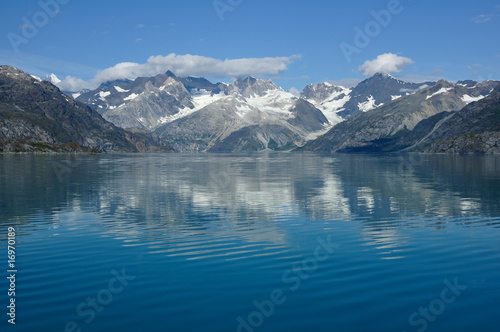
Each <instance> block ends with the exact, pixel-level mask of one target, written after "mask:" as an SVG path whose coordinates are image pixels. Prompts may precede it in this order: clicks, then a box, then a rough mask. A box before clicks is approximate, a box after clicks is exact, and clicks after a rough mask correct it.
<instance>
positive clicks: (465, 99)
mask: <svg viewBox="0 0 500 332" xmlns="http://www.w3.org/2000/svg"><path fill="white" fill-rule="evenodd" d="M486 97H487V96H478V97H472V96H469V95H463V96H462V101H463V102H464V103H466V104H470V103H473V102H475V101H479V100H481V99H483V98H486Z"/></svg>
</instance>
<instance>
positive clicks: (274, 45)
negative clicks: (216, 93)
mask: <svg viewBox="0 0 500 332" xmlns="http://www.w3.org/2000/svg"><path fill="white" fill-rule="evenodd" d="M41 3H46V4H47V6H42V5H41V4H40V1H38V0H21V1H5V2H4V3H2V12H1V14H0V15H1V20H0V32H1V34H0V64H8V65H13V66H16V67H18V68H20V69H22V70H25V71H27V72H28V73H30V74H33V75H37V76H45V75H46V74H48V73H51V72H53V73H55V74H56V75H58V76H59V77H60V78H61V79H64V78H65V77H66V76H71V78H70V79H69V80H67V81H66V83H67V84H70V83H71V84H72V85H71V86H81V85H85V84H87V85H88V84H91V85H92V84H93V85H96V84H98V83H100V82H101V81H103V80H106V79H108V78H110V79H111V78H118V77H120V76H129V77H130V78H133V76H136V75H141V76H143V75H144V76H148V75H150V74H154V73H155V72H157V71H158V72H161V71H164V69H165V68H172V69H175V70H174V73H176V74H178V75H180V76H183V75H182V74H186V75H193V76H205V77H207V78H209V79H211V80H212V81H231V79H233V78H235V77H239V76H246V75H247V74H249V75H253V76H257V77H262V78H271V79H273V80H274V81H275V82H276V83H277V84H278V85H280V86H282V87H283V88H285V89H289V88H292V87H295V88H298V89H299V90H300V89H302V88H303V87H304V86H305V85H307V84H309V83H317V82H321V81H325V80H328V81H342V82H345V81H344V80H345V79H357V80H361V79H363V78H364V77H365V76H366V75H367V74H371V73H372V71H373V70H361V71H360V67H361V66H363V65H364V64H365V62H366V61H371V60H374V59H376V58H377V57H379V56H380V55H382V54H387V53H391V54H392V57H385V58H383V59H386V60H382V58H379V60H380V61H378V60H377V61H376V62H370V63H367V64H365V67H364V68H365V69H366V68H367V67H368V68H372V69H373V67H375V68H384V69H383V70H384V71H387V72H388V73H391V74H392V75H393V76H396V77H399V78H401V79H406V80H413V81H422V80H425V79H439V78H443V77H444V78H446V79H449V80H461V79H475V80H485V79H497V80H498V79H500V42H499V41H500V40H499V39H500V35H499V31H500V0H498V1H490V0H486V1H460V0H455V1H417V0H413V1H411V0H400V1H399V4H398V1H397V0H384V1H373V0H371V1H368V0H360V1H335V0H329V1H326V0H325V1H319V0H318V1H314V0H311V1H293V0H288V1H282V0H274V1H270V0H216V1H214V0H183V1H148V0H144V1H123V0H121V1H116V0H110V1H94V0H87V1H81V0H41ZM44 7H45V9H44ZM56 7H58V8H56ZM56 9H57V11H55V10H56ZM381 11H384V12H381ZM372 12H375V13H382V14H381V21H380V22H381V23H380V22H378V21H377V20H376V19H375V17H374V16H373V14H372ZM383 13H385V14H387V13H389V14H390V17H388V16H387V15H386V16H384V15H383ZM37 20H38V21H37ZM30 25H32V26H35V28H36V29H37V31H34V30H33V29H31V30H30V29H29V26H30ZM37 25H38V26H37ZM357 28H358V29H359V30H356V29H357ZM367 29H368V30H367ZM370 29H371V30H370ZM356 31H361V32H362V34H364V35H366V36H365V37H359V33H358V32H356ZM356 35H358V40H356V39H355V37H356ZM341 45H343V47H344V51H342V48H341ZM346 49H347V50H349V52H350V53H349V52H347V53H349V54H348V56H346V51H345V50H346ZM353 50H354V51H353ZM174 54H175V56H174ZM186 55H194V57H193V56H192V57H189V56H186ZM153 56H155V57H156V58H151V57H153ZM242 59H246V60H242ZM401 59H403V61H402V60H401ZM225 60H227V61H225ZM169 61H170V62H169ZM384 61H389V62H391V63H381V62H384ZM392 61H395V62H396V63H392ZM123 63H131V64H127V65H125V64H123ZM377 66H378V67H377ZM103 70H104V71H103ZM99 71H101V72H99ZM363 73H364V74H365V75H363Z"/></svg>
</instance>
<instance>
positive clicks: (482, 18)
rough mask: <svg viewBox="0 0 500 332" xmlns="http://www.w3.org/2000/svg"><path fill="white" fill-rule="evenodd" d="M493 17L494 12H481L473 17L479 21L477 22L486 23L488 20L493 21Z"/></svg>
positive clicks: (476, 21) (473, 20)
mask: <svg viewBox="0 0 500 332" xmlns="http://www.w3.org/2000/svg"><path fill="white" fill-rule="evenodd" d="M492 17H493V14H490V15H485V14H481V15H479V16H476V17H474V18H472V22H474V23H477V24H479V23H486V22H489V21H491V18H492Z"/></svg>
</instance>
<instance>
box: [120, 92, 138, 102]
mask: <svg viewBox="0 0 500 332" xmlns="http://www.w3.org/2000/svg"><path fill="white" fill-rule="evenodd" d="M137 97H139V95H138V94H136V93H132V94H130V96H128V97H125V98H123V100H125V101H128V100H134V99H135V98H137Z"/></svg>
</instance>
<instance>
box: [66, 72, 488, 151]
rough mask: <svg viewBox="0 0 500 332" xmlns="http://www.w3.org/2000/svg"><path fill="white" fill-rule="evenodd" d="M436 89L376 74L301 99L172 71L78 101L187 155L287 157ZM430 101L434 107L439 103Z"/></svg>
mask: <svg viewBox="0 0 500 332" xmlns="http://www.w3.org/2000/svg"><path fill="white" fill-rule="evenodd" d="M435 84H436V83H435V82H426V83H408V82H403V81H400V80H398V79H396V78H394V77H392V76H390V75H383V74H376V75H375V76H373V77H371V78H369V79H366V80H364V81H362V82H360V83H359V84H358V85H357V86H355V87H353V88H345V87H341V86H335V85H332V84H330V83H328V82H324V83H319V84H311V85H308V86H306V87H305V88H304V89H303V91H302V92H301V94H300V97H297V96H295V95H294V94H292V93H290V92H287V91H284V90H283V89H282V88H280V87H278V86H276V84H274V82H272V81H271V80H263V79H256V78H253V77H247V78H241V79H237V80H236V81H234V82H232V83H230V84H226V83H212V82H210V81H208V80H206V79H204V78H198V77H187V78H180V77H177V76H175V75H174V74H173V73H172V72H170V71H169V72H167V73H165V74H160V75H157V76H154V77H140V78H137V79H135V80H133V81H132V80H117V81H112V82H108V83H105V84H102V85H101V86H100V87H99V88H98V89H96V90H93V91H82V92H81V93H78V94H74V95H73V97H74V98H76V99H77V100H78V101H81V102H84V103H86V104H89V105H91V106H92V107H93V108H94V109H96V110H97V111H98V112H99V113H100V114H101V115H102V116H103V117H104V118H105V119H106V120H108V121H110V122H112V123H114V124H115V125H117V126H119V127H122V128H126V129H127V128H140V129H143V130H149V131H154V132H155V133H156V134H158V135H159V136H160V137H161V138H163V139H164V140H166V141H168V142H169V143H172V145H173V146H174V148H175V149H176V150H180V151H219V152H222V151H225V152H228V151H249V150H252V151H253V150H263V149H273V150H287V149H293V148H294V147H298V146H302V145H304V144H305V143H306V142H307V141H309V140H312V139H315V138H316V137H318V136H320V135H322V134H324V133H326V132H327V131H328V130H329V129H331V128H332V127H333V126H335V125H337V124H339V123H341V122H343V121H345V120H346V119H349V118H353V117H354V116H355V115H358V114H361V113H366V112H369V111H370V112H371V111H372V110H374V109H376V108H379V107H382V106H384V105H388V104H391V103H392V102H394V101H396V100H399V99H401V98H402V97H405V96H408V95H413V94H415V93H417V92H419V91H422V90H424V89H426V88H430V87H433V86H434V85H435ZM449 84H451V86H453V87H456V88H457V89H458V90H457V91H460V92H459V93H458V95H457V96H458V97H457V98H459V99H460V102H462V103H464V105H465V104H466V103H468V102H472V101H475V100H478V98H483V97H484V96H486V95H488V93H489V92H488V91H486V90H487V89H486V90H485V89H481V88H480V85H479V84H478V83H477V82H473V81H463V82H459V83H457V84H456V85H454V84H452V83H449ZM483 90H484V91H483ZM447 91H448V90H446V91H441V90H439V89H438V90H437V91H435V93H436V96H437V95H440V94H443V93H447ZM426 97H428V98H429V99H430V100H431V101H432V98H433V97H434V96H433V95H429V96H426ZM453 110H454V109H453Z"/></svg>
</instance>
